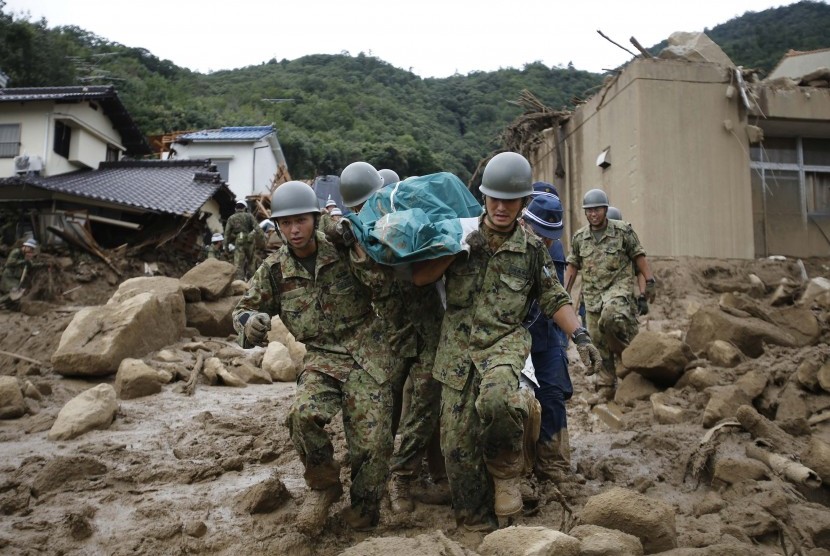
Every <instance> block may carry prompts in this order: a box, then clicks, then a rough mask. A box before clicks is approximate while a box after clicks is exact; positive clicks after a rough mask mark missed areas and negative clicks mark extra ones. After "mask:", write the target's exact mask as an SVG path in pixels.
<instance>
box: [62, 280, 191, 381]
mask: <svg viewBox="0 0 830 556" xmlns="http://www.w3.org/2000/svg"><path fill="white" fill-rule="evenodd" d="M174 313H175V309H174V308H173V307H171V305H170V304H167V305H166V304H165V303H164V302H163V300H162V298H160V297H159V296H157V295H155V294H153V293H151V292H146V293H140V294H137V295H135V296H134V297H131V298H129V299H126V300H124V301H123V302H121V303H108V304H106V305H99V306H94V307H85V308H83V309H81V310H80V311H78V312H77V313H76V314H75V316H74V317H73V319H72V321H71V322H70V323H69V326H67V327H66V330H64V332H63V334H62V335H61V339H60V343H59V344H58V348H57V349H56V350H55V353H54V354H53V355H52V365H53V366H54V368H55V371H56V372H58V373H59V374H62V375H82V376H103V375H109V374H113V373H115V372H116V371H117V370H118V366H119V365H120V364H121V361H122V360H123V359H125V358H128V357H132V358H140V357H143V356H145V355H146V354H148V353H150V352H151V351H155V350H157V349H159V348H161V347H164V346H166V345H169V344H170V343H171V342H173V341H175V340H176V339H178V338H179V336H180V335H181V331H182V330H183V328H184V322H182V321H179V320H178V319H176V318H173V314H174Z"/></svg>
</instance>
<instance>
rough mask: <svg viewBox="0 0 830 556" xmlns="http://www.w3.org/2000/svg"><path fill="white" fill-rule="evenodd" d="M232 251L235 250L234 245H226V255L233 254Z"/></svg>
mask: <svg viewBox="0 0 830 556" xmlns="http://www.w3.org/2000/svg"><path fill="white" fill-rule="evenodd" d="M234 249H236V245H234V244H233V243H231V244H230V245H228V253H233V250H234Z"/></svg>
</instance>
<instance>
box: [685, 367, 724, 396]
mask: <svg viewBox="0 0 830 556" xmlns="http://www.w3.org/2000/svg"><path fill="white" fill-rule="evenodd" d="M719 382H720V372H718V371H716V370H715V369H711V368H709V367H694V368H692V369H689V370H687V371H686V372H685V373H683V376H681V377H680V380H678V381H677V384H676V385H675V387H676V388H685V387H686V386H691V387H692V388H694V389H695V390H697V391H699V392H702V391H704V390H706V389H707V388H711V387H712V386H717V385H718V383H719Z"/></svg>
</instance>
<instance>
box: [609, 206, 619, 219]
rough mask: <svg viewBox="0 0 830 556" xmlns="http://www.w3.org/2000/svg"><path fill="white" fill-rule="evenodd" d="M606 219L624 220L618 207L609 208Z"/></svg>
mask: <svg viewBox="0 0 830 556" xmlns="http://www.w3.org/2000/svg"><path fill="white" fill-rule="evenodd" d="M605 217H606V218H610V219H611V220H622V212H620V209H618V208H617V207H608V213H607V214H606V215H605Z"/></svg>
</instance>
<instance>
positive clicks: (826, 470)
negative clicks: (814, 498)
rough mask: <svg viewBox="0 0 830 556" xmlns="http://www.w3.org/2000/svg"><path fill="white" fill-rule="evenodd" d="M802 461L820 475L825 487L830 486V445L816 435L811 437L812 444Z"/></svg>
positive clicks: (803, 455)
mask: <svg viewBox="0 0 830 556" xmlns="http://www.w3.org/2000/svg"><path fill="white" fill-rule="evenodd" d="M801 459H802V460H803V461H804V465H806V466H807V467H809V468H810V469H812V470H813V471H815V472H816V473H818V476H819V477H821V482H822V483H823V484H824V485H828V484H830V444H828V443H827V442H825V441H824V440H822V439H820V438H819V437H818V436H816V435H815V434H814V435H812V436H810V444H809V446H808V447H807V450H806V451H805V453H804V454H802V456H801Z"/></svg>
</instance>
